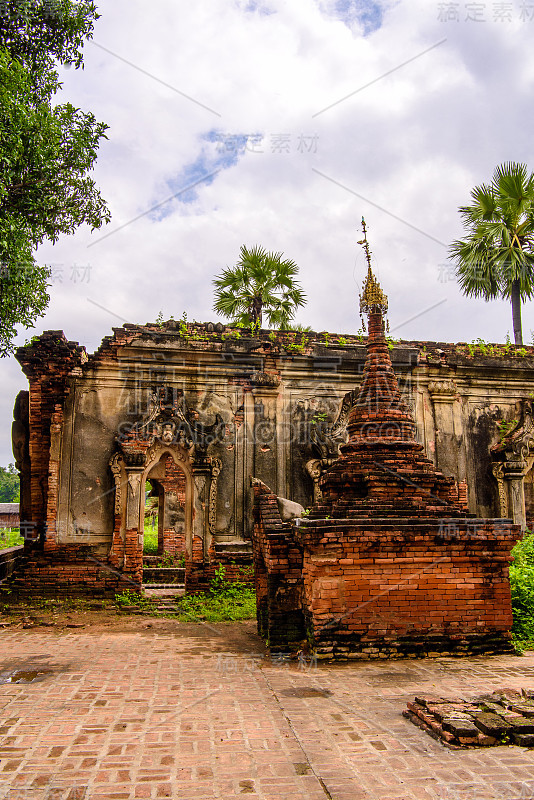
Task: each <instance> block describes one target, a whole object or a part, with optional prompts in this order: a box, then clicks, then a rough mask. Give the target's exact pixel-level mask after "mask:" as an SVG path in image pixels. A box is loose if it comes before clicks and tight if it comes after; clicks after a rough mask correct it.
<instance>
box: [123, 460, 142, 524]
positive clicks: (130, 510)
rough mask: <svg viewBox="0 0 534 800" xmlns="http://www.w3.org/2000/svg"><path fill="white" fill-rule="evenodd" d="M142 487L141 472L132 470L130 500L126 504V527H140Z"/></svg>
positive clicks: (129, 488) (129, 476) (129, 477)
mask: <svg viewBox="0 0 534 800" xmlns="http://www.w3.org/2000/svg"><path fill="white" fill-rule="evenodd" d="M140 489H141V473H140V472H130V473H129V474H128V489H127V492H128V494H127V497H128V500H127V504H126V527H127V528H128V529H129V530H131V529H133V528H138V527H139V503H140V500H141V498H140Z"/></svg>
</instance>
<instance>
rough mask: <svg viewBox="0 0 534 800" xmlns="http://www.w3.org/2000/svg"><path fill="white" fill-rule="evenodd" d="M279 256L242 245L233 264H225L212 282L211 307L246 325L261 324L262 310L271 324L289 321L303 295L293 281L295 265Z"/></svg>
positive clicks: (262, 249) (295, 273)
mask: <svg viewBox="0 0 534 800" xmlns="http://www.w3.org/2000/svg"><path fill="white" fill-rule="evenodd" d="M282 256H283V254H282V253H275V252H269V251H267V250H265V248H263V247H260V246H259V245H254V247H251V248H248V247H246V246H245V245H242V246H241V249H240V254H239V260H238V262H237V264H236V265H235V267H226V268H225V269H224V270H223V271H222V272H221V274H220V275H217V276H216V277H215V279H214V281H213V285H214V287H215V302H214V306H213V307H214V310H215V311H217V312H218V313H219V314H222V315H223V316H225V317H227V318H228V319H231V320H232V321H233V322H241V323H244V324H245V325H247V326H248V325H253V326H254V325H261V324H262V319H263V313H265V315H266V317H267V320H268V323H269V325H271V326H272V327H283V326H284V325H286V324H288V323H289V322H290V320H291V319H293V317H294V315H295V312H296V310H297V308H298V307H299V306H303V305H304V304H305V302H306V295H305V294H304V292H303V291H302V289H301V288H300V286H299V284H298V283H297V281H296V280H295V277H296V275H297V274H298V267H297V265H296V264H295V262H294V261H291V260H289V259H283V257H282Z"/></svg>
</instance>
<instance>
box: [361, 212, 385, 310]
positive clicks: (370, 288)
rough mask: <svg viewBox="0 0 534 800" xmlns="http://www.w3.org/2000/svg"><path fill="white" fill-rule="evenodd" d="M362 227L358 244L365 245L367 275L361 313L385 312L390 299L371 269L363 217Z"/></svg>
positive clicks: (362, 294) (362, 295)
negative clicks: (361, 235) (361, 234)
mask: <svg viewBox="0 0 534 800" xmlns="http://www.w3.org/2000/svg"><path fill="white" fill-rule="evenodd" d="M362 229H363V239H361V240H360V241H359V242H358V244H361V245H363V249H364V250H365V257H366V259H367V277H366V279H365V281H364V284H363V289H362V293H361V295H360V314H370V313H371V312H372V311H381V312H382V314H385V313H386V311H387V310H388V299H387V296H386V295H385V294H384V292H383V291H382V289H381V287H380V284H379V283H378V281H377V279H376V278H375V276H374V275H373V270H372V269H371V251H370V250H369V242H368V241H367V226H366V224H365V220H364V218H363V217H362Z"/></svg>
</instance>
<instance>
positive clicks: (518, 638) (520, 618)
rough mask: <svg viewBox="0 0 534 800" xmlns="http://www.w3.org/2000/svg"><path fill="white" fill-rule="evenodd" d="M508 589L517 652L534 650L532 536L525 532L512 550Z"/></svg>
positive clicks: (533, 537)
mask: <svg viewBox="0 0 534 800" xmlns="http://www.w3.org/2000/svg"><path fill="white" fill-rule="evenodd" d="M512 556H513V559H514V560H513V563H512V564H510V589H511V592H512V611H513V614H514V624H513V627H512V634H513V640H514V644H515V646H516V647H517V649H518V650H532V649H534V534H532V533H530V531H527V533H526V534H525V535H524V537H523V538H522V539H521V540H520V541H519V542H518V543H517V544H516V545H515V547H514V548H513V550H512Z"/></svg>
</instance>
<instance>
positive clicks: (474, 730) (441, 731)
mask: <svg viewBox="0 0 534 800" xmlns="http://www.w3.org/2000/svg"><path fill="white" fill-rule="evenodd" d="M402 713H403V716H405V717H406V718H407V719H409V720H411V722H413V723H414V724H415V725H418V726H419V727H420V728H422V729H423V730H424V731H426V732H427V733H428V734H430V736H432V737H433V738H434V739H438V740H440V741H441V742H442V743H443V744H444V745H446V746H447V747H450V748H453V749H454V748H458V747H460V748H461V747H494V746H495V745H500V744H517V745H519V746H520V747H534V689H522V690H521V691H517V690H515V689H501V690H497V691H494V692H493V693H491V694H482V695H479V696H478V697H474V698H473V699H472V700H458V699H456V700H447V699H445V698H443V697H434V696H430V695H420V696H417V697H416V698H415V701H414V702H409V703H408V708H407V710H405V711H403V712H402Z"/></svg>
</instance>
